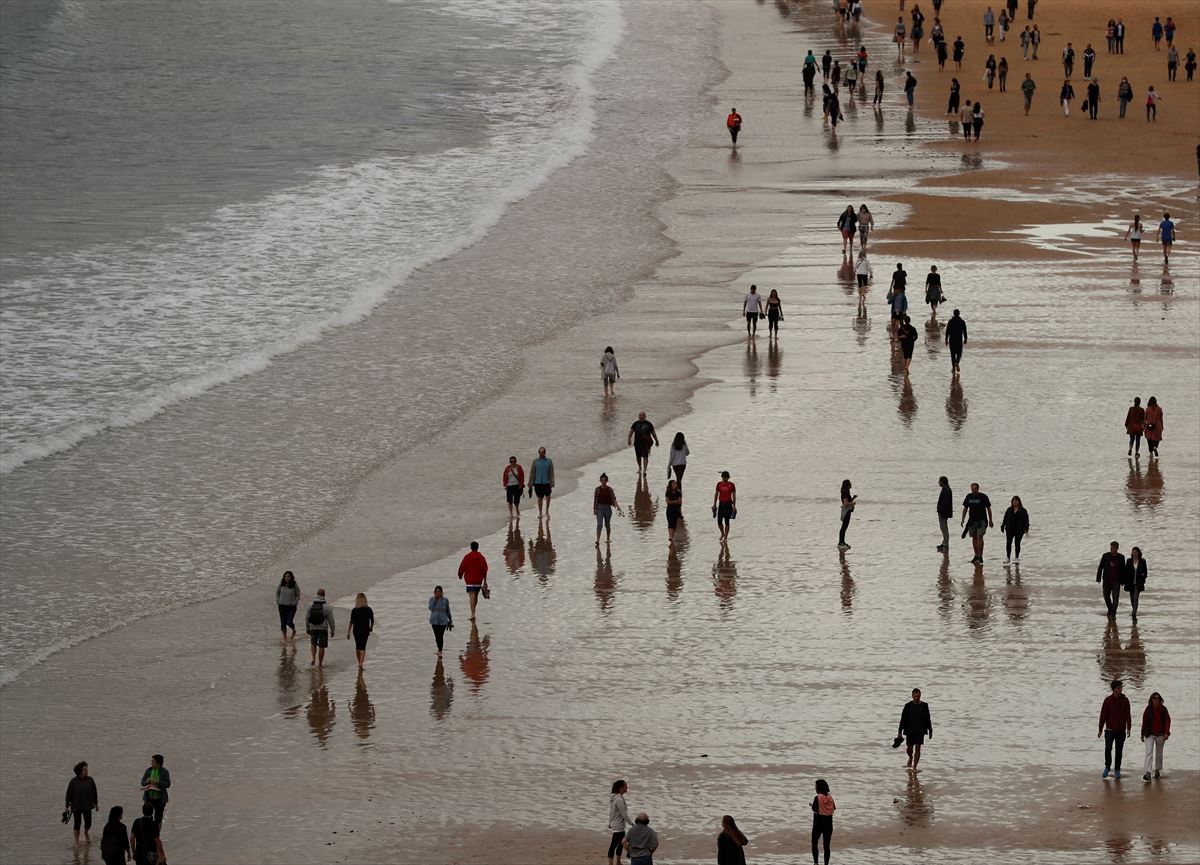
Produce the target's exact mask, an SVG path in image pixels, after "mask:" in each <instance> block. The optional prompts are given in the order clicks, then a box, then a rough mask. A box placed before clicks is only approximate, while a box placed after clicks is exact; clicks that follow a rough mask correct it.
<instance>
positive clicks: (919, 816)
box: [896, 771, 933, 826]
mask: <svg viewBox="0 0 1200 865" xmlns="http://www.w3.org/2000/svg"><path fill="white" fill-rule="evenodd" d="M896 801H897V802H900V819H901V820H903V821H904V822H905V823H906V824H907V825H909V826H928V825H929V824H930V823H931V822H933V802H932V801H930V799H929V797H928V796H926V795H925V787H924V786H923V785H922V784H921V774H920V773H919V772H911V771H910V772H909V773H908V787H907V788H906V789H905V791H904V799H903V801H901V800H896Z"/></svg>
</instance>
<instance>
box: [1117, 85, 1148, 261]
mask: <svg viewBox="0 0 1200 865" xmlns="http://www.w3.org/2000/svg"><path fill="white" fill-rule="evenodd" d="M1132 101H1133V85H1132V84H1130V83H1129V79H1128V78H1122V79H1121V83H1120V84H1118V85H1117V105H1118V106H1119V107H1120V117H1121V119H1124V118H1125V108H1126V106H1128V105H1129V103H1130V102H1132ZM1138 228H1139V230H1138V239H1137V242H1138V243H1140V242H1141V240H1142V234H1141V226H1140V225H1139V227H1138ZM1126 237H1128V234H1127V235H1126ZM1133 258H1134V260H1135V261H1136V260H1137V247H1136V245H1135V247H1134V255H1133Z"/></svg>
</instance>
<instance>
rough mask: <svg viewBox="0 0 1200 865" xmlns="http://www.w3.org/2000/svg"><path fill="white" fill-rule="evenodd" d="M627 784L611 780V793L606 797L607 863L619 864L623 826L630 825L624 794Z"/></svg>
mask: <svg viewBox="0 0 1200 865" xmlns="http://www.w3.org/2000/svg"><path fill="white" fill-rule="evenodd" d="M628 792H629V785H628V784H626V783H625V782H624V781H623V780H618V781H613V784H612V794H611V795H610V796H609V798H608V831H610V832H612V840H611V841H609V843H608V861H609V865H621V851H622V850H623V849H624V847H623V846H622V844H621V842H622V841H624V840H625V827H626V826H632V825H633V821H632V820H630V819H629V807H628V806H627V805H626V804H625V794H626V793H628Z"/></svg>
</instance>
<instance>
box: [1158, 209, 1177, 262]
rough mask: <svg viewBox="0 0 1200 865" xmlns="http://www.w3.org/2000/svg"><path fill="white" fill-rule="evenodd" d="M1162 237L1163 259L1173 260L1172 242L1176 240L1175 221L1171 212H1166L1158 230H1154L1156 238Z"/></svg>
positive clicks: (1165, 260) (1166, 260)
mask: <svg viewBox="0 0 1200 865" xmlns="http://www.w3.org/2000/svg"><path fill="white" fill-rule="evenodd" d="M1159 238H1161V239H1162V248H1163V261H1164V262H1169V261H1170V260H1171V244H1173V243H1174V242H1175V223H1174V222H1172V221H1171V214H1169V213H1164V214H1163V218H1162V222H1160V223H1159V224H1158V230H1157V231H1155V232H1154V239H1155V240H1158V239H1159Z"/></svg>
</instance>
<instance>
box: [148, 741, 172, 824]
mask: <svg viewBox="0 0 1200 865" xmlns="http://www.w3.org/2000/svg"><path fill="white" fill-rule="evenodd" d="M170 786H171V773H170V772H168V771H167V767H166V766H164V765H163V755H162V754H155V755H154V756H153V757H151V758H150V768H149V769H147V770H146V771H145V772H143V773H142V801H143V802H145V803H146V805H149V806H151V810H150V812H149V814H147V816H151V815H153V817H154V822H155V824H156V825H158V826H161V825H162V821H163V811H164V810H166V807H167V799H169V798H170V795H169V794H168V793H167V790H168V788H169V787H170ZM142 813H143V814H146V813H147V812H146V809H145V807H143V808H142Z"/></svg>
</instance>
